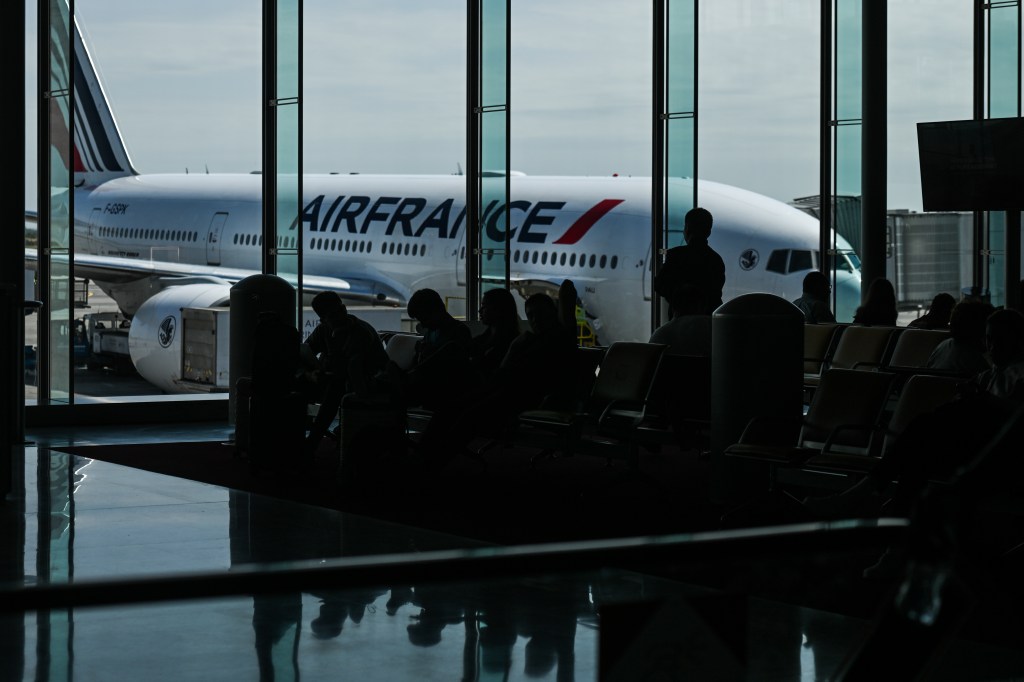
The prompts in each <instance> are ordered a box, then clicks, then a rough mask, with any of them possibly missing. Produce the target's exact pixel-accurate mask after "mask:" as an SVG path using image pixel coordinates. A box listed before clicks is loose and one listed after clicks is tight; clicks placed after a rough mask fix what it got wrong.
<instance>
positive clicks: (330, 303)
mask: <svg viewBox="0 0 1024 682" xmlns="http://www.w3.org/2000/svg"><path fill="white" fill-rule="evenodd" d="M313 312H315V313H316V314H317V317H319V318H320V322H321V323H324V324H327V326H329V327H331V328H332V329H333V328H336V327H338V326H339V325H341V324H342V323H343V322H344V321H345V318H346V317H347V316H348V308H346V307H345V302H344V301H342V300H341V296H339V295H338V294H337V293H336V292H334V291H321V292H320V293H319V294H317V295H316V296H314V297H313Z"/></svg>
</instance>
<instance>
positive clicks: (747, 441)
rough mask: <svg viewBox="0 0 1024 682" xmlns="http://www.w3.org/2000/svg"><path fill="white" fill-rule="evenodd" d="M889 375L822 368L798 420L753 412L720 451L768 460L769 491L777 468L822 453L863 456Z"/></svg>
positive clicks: (871, 443)
mask: <svg viewBox="0 0 1024 682" xmlns="http://www.w3.org/2000/svg"><path fill="white" fill-rule="evenodd" d="M892 380H893V375H892V374H889V373H887V372H865V371H858V370H853V369H828V370H826V371H825V372H823V373H822V376H821V382H820V384H819V385H818V388H817V390H816V391H815V392H814V396H813V398H812V399H811V403H810V406H809V408H808V411H807V414H806V415H805V416H804V417H803V419H802V420H800V421H799V422H798V423H791V422H784V421H783V420H778V419H771V418H765V417H755V418H754V419H752V420H751V421H750V422H749V423H748V424H747V427H746V429H744V432H743V434H742V435H741V437H740V440H739V442H738V443H735V444H734V445H731V446H729V447H727V448H726V449H725V452H724V454H725V456H726V457H730V458H736V459H742V460H748V461H751V462H759V463H762V464H765V465H768V473H769V476H768V489H769V490H770V491H773V490H775V487H776V482H777V476H778V470H779V468H783V467H785V468H791V467H797V468H799V467H803V466H804V465H805V463H806V462H807V461H808V460H810V459H811V458H812V457H816V456H820V455H821V454H822V453H843V454H847V455H859V456H862V457H864V456H868V455H870V454H871V453H873V452H874V451H875V449H876V448H877V447H878V438H877V433H878V431H879V425H880V423H881V418H882V414H883V411H884V408H885V405H886V401H887V399H888V396H889V390H890V387H891V384H892ZM794 434H795V440H794V439H793V435H794Z"/></svg>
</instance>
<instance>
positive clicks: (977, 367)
mask: <svg viewBox="0 0 1024 682" xmlns="http://www.w3.org/2000/svg"><path fill="white" fill-rule="evenodd" d="M993 311H994V309H993V308H992V304H990V303H985V302H983V301H972V300H967V301H961V302H960V303H958V304H957V305H956V307H955V308H953V313H952V314H951V315H950V318H949V338H948V339H944V340H943V341H942V342H941V343H939V345H937V346H936V347H935V350H933V351H932V352H931V355H929V356H928V361H927V362H926V363H925V368H927V369H937V370H942V371H944V372H954V373H956V374H963V375H964V376H974V375H976V374H978V373H980V372H984V371H985V370H987V369H988V368H989V367H990V363H989V361H988V350H987V348H986V346H985V322H986V320H988V318H989V316H990V315H991V314H992V313H993Z"/></svg>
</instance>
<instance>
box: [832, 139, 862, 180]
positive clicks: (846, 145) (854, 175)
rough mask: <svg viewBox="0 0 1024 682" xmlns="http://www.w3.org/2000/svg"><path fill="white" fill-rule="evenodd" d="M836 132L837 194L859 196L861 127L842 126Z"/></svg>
mask: <svg viewBox="0 0 1024 682" xmlns="http://www.w3.org/2000/svg"><path fill="white" fill-rule="evenodd" d="M835 130H836V149H835V154H836V158H835V163H836V177H835V192H836V194H837V195H846V196H859V195H860V185H861V177H860V166H861V163H860V161H861V159H860V155H861V146H860V142H861V127H860V125H859V124H855V125H840V126H837V127H836V129H835Z"/></svg>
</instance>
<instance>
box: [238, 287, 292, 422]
mask: <svg viewBox="0 0 1024 682" xmlns="http://www.w3.org/2000/svg"><path fill="white" fill-rule="evenodd" d="M295 298H296V296H295V287H293V286H292V285H291V284H289V283H288V282H287V281H286V280H284V279H282V278H280V277H278V276H277V275H251V276H249V277H246V278H245V279H243V280H241V281H240V282H238V283H237V284H235V285H234V286H233V287H231V324H230V334H231V343H230V350H229V353H230V354H229V357H228V374H229V377H228V386H229V388H228V390H229V402H228V414H229V415H230V419H231V423H233V424H234V423H235V419H236V410H237V405H236V402H237V395H236V384H237V383H238V380H239V379H240V378H242V377H244V376H248V375H249V373H250V372H251V371H252V351H253V339H254V332H255V330H256V321H257V320H258V318H259V315H260V313H262V312H268V311H270V312H276V313H278V314H280V315H281V318H282V319H284V320H288V321H291V322H293V323H294V320H295V318H296V314H297V313H296V310H297V307H296V301H295Z"/></svg>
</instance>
